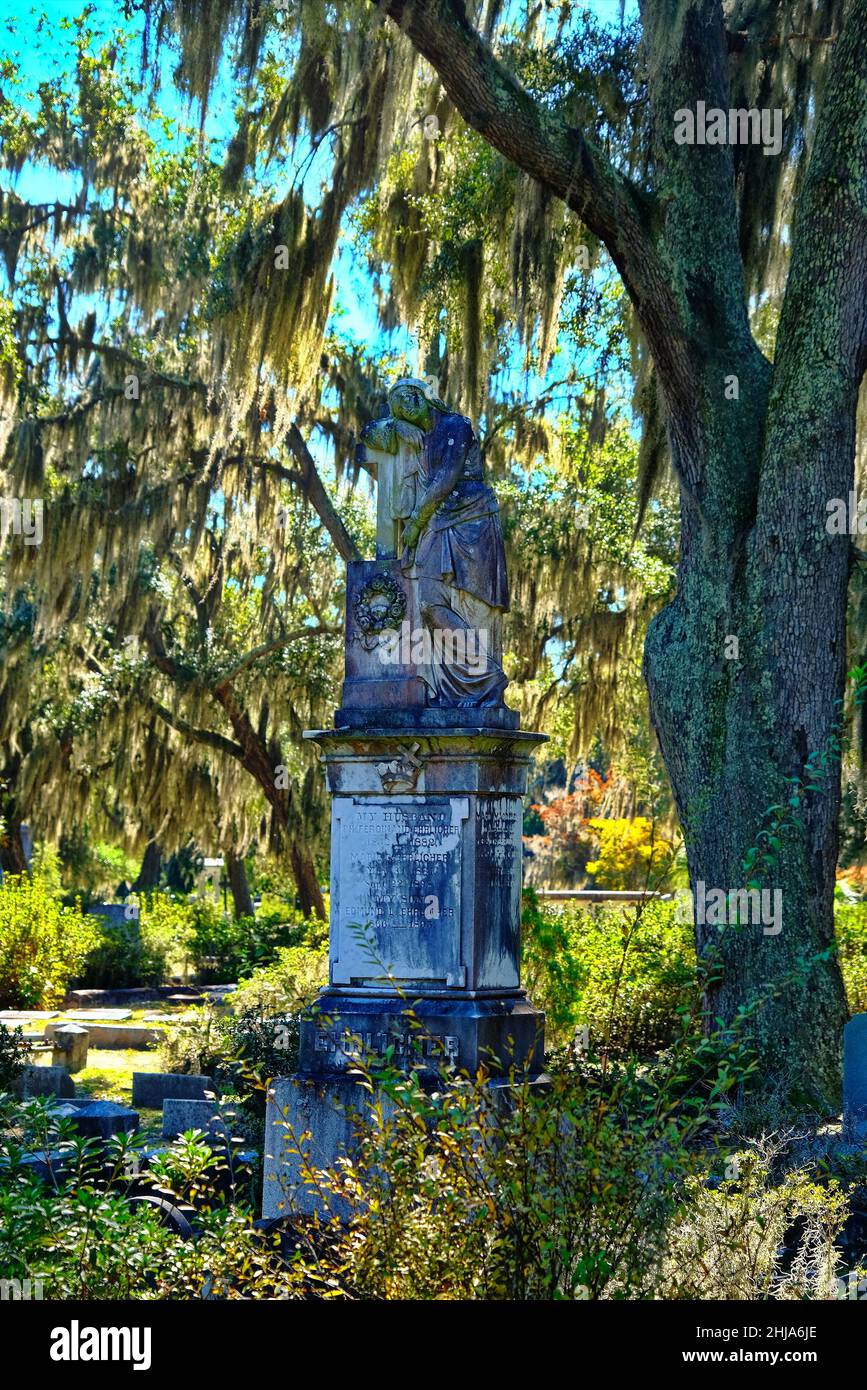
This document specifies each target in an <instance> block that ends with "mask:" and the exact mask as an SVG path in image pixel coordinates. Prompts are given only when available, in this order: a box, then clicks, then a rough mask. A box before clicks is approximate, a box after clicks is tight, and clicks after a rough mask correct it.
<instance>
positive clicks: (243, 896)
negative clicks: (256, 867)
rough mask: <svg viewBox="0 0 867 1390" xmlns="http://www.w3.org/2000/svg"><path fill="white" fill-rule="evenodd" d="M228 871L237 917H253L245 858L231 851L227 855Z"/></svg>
mask: <svg viewBox="0 0 867 1390" xmlns="http://www.w3.org/2000/svg"><path fill="white" fill-rule="evenodd" d="M226 870H227V872H228V875H229V887H230V888H231V890H232V905H233V908H234V911H235V917H236V918H238V917H253V916H254V915H255V911H254V908H253V899H252V898H251V896H250V885H249V883H248V882H247V866H246V864H245V863H244V859H243V856H242V855H240V854H233V853H232V851H231V850H229V851H228V853H227V854H226Z"/></svg>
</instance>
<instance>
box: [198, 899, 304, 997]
mask: <svg viewBox="0 0 867 1390" xmlns="http://www.w3.org/2000/svg"><path fill="white" fill-rule="evenodd" d="M311 932H312V933H313V935H314V937H316V936H317V934H318V936H319V937H321V933H322V923H321V922H320V923H317V922H315V921H313V922H311V921H308V920H307V919H305V918H304V917H303V916H302V914H301V913H300V912H297V911H296V910H295V909H294V908H288V907H286V906H285V905H281V906H279V907H277V908H274V909H272V910H271V911H268V912H260V913H259V914H258V915H257V916H256V917H238V918H234V917H229V916H228V915H226V914H225V913H223V912H222V911H221V910H220V909H219V908H218V907H217V906H216V905H215V904H213V903H207V902H205V903H194V904H192V905H191V907H190V933H189V938H188V952H189V959H190V961H191V962H192V964H193V967H194V969H195V971H196V978H197V979H198V980H199V981H200V982H201V983H203V984H230V983H234V981H236V980H238V979H240V977H241V976H243V975H246V974H248V973H249V972H250V971H251V970H254V969H255V968H256V967H257V966H260V965H263V964H265V963H267V962H269V961H273V960H274V959H275V956H276V955H278V954H279V952H280V951H281V950H282V949H286V948H291V947H293V946H296V945H299V944H300V943H302V942H304V941H306V940H307V939H308V937H309V936H310V933H311Z"/></svg>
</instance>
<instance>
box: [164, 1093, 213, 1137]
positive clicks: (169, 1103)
mask: <svg viewBox="0 0 867 1390" xmlns="http://www.w3.org/2000/svg"><path fill="white" fill-rule="evenodd" d="M214 1120H217V1125H216V1126H214V1124H213V1121H214ZM188 1129H201V1130H203V1131H205V1132H206V1133H207V1134H209V1135H213V1136H217V1135H219V1136H221V1137H223V1136H224V1135H225V1126H223V1124H222V1121H220V1120H219V1117H218V1114H217V1105H216V1102H215V1101H212V1100H181V1099H179V1098H178V1097H174V1096H171V1097H167V1098H166V1100H165V1101H164V1102H163V1138H164V1139H174V1138H175V1137H176V1135H178V1134H185V1133H186V1131H187V1130H188Z"/></svg>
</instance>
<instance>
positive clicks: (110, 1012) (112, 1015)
mask: <svg viewBox="0 0 867 1390" xmlns="http://www.w3.org/2000/svg"><path fill="white" fill-rule="evenodd" d="M67 1018H71V1019H72V1020H73V1021H74V1022H87V1021H88V1020H89V1019H93V1021H94V1022H95V1023H99V1022H102V1023H125V1022H126V1020H127V1019H128V1018H132V1010H131V1009H77V1010H76V1011H75V1012H74V1013H69V1014H67Z"/></svg>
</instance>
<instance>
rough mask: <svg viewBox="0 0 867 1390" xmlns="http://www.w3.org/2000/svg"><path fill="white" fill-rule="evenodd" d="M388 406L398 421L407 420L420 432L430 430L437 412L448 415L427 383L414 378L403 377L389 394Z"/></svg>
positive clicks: (444, 406) (445, 407) (445, 408)
mask: <svg viewBox="0 0 867 1390" xmlns="http://www.w3.org/2000/svg"><path fill="white" fill-rule="evenodd" d="M388 404H389V408H390V410H391V413H392V415H393V416H394V418H395V419H396V420H405V421H406V422H407V424H410V425H416V426H417V427H418V428H419V429H420V430H429V429H430V428H431V427H432V426H433V424H434V423H435V421H436V416H437V412H438V411H439V412H440V414H442V415H447V414H448V406H446V405H444V404H443V402H442V401H441V400H440V399H439V397H438V396H437V395H435V393H434V392H433V391H432V390H431V388H430V386H428V384H427V382H426V381H422V380H420V378H418V377H414V376H402V377H400V378H399V379H398V380H397V381H396V382H395V383H394V385H393V386H392V388H391V390H390V391H389V393H388Z"/></svg>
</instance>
